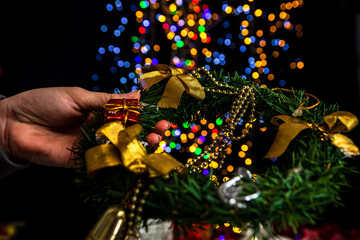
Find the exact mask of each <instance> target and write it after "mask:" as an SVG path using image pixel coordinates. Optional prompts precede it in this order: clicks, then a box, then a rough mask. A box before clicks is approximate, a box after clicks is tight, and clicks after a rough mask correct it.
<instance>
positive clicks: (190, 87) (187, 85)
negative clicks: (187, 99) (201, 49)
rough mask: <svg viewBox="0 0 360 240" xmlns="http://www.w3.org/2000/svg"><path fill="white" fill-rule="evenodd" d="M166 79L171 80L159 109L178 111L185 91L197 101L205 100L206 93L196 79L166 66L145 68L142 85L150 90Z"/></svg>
mask: <svg viewBox="0 0 360 240" xmlns="http://www.w3.org/2000/svg"><path fill="white" fill-rule="evenodd" d="M165 78H170V79H169V81H168V82H167V84H166V87H165V90H164V93H163V95H162V98H161V99H160V101H159V102H158V105H159V107H161V108H175V109H176V108H177V107H178V106H179V103H180V99H181V96H182V94H183V92H184V91H186V93H187V94H189V95H190V96H192V97H194V98H196V99H199V100H203V99H204V98H205V91H204V89H203V87H202V86H201V84H200V83H199V81H198V80H197V79H196V78H195V77H192V76H189V75H186V74H182V73H181V72H180V71H178V70H177V69H175V68H172V67H170V66H167V65H164V64H158V65H155V66H146V67H144V68H143V74H142V75H140V84H141V86H142V87H143V89H145V90H148V89H149V88H150V87H151V86H153V85H154V84H156V83H158V82H160V81H162V80H163V79H165Z"/></svg>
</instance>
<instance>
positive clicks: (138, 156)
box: [85, 121, 184, 177]
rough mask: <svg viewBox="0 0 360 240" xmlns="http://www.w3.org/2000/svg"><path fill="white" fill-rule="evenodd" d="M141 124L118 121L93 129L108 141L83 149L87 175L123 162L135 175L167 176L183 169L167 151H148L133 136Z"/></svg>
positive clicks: (140, 129) (138, 130) (136, 134)
mask: <svg viewBox="0 0 360 240" xmlns="http://www.w3.org/2000/svg"><path fill="white" fill-rule="evenodd" d="M141 131H142V127H141V125H140V124H135V125H132V126H130V127H127V128H125V127H124V125H123V124H122V123H121V122H120V121H113V122H109V123H106V124H104V125H103V126H102V127H101V128H99V129H98V130H97V131H96V134H97V136H98V137H100V138H102V139H106V140H109V141H110V142H111V144H110V143H109V144H101V145H98V146H95V147H93V148H90V149H88V150H87V151H86V152H85V161H86V169H87V173H88V175H89V176H90V177H93V176H95V175H96V172H97V171H98V170H100V169H102V168H105V167H112V166H118V165H123V166H124V167H125V168H127V169H128V170H130V171H132V172H134V173H135V174H143V173H146V172H148V173H149V176H150V177H158V176H166V175H168V174H169V173H170V172H171V171H173V170H178V171H180V170H182V169H183V167H184V166H183V164H182V163H180V162H179V161H177V160H176V159H175V158H173V157H172V156H171V155H170V154H167V153H152V154H147V153H146V149H145V148H144V146H143V145H142V144H141V143H140V142H139V141H138V140H137V139H136V136H138V135H139V134H140V132H141Z"/></svg>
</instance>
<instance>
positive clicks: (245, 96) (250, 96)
mask: <svg viewBox="0 0 360 240" xmlns="http://www.w3.org/2000/svg"><path fill="white" fill-rule="evenodd" d="M200 73H203V74H204V75H205V78H206V79H209V80H210V81H212V82H214V83H215V85H216V86H218V87H221V88H225V89H223V90H221V89H211V88H204V90H205V91H206V92H208V93H220V94H226V95H237V97H236V98H235V100H234V101H233V103H232V106H231V110H230V118H229V121H227V123H226V124H225V126H224V129H223V130H222V131H220V132H219V135H218V136H216V137H215V138H214V140H213V141H212V143H211V144H210V145H209V148H208V149H206V150H204V151H203V152H202V153H201V154H200V155H199V156H197V157H195V158H193V159H192V160H191V161H189V162H188V163H186V164H185V167H186V168H190V172H199V171H201V170H203V169H205V168H206V167H208V165H209V163H211V162H212V161H214V160H215V159H217V160H218V161H219V169H221V168H222V167H223V164H224V160H225V158H226V153H227V148H228V147H229V146H230V142H231V141H233V140H235V141H239V140H242V139H244V138H245V137H246V136H247V135H248V134H249V130H250V129H251V126H252V125H251V123H253V122H254V121H255V102H254V101H255V93H254V90H253V88H251V87H250V86H243V87H242V88H241V89H239V88H235V87H233V86H230V85H227V84H224V83H219V82H218V81H216V79H215V77H213V75H212V74H211V73H210V72H209V70H207V69H206V68H204V67H201V68H197V69H196V71H192V73H191V74H190V76H196V75H197V74H200ZM249 106H251V110H250V111H251V113H250V116H249V121H248V122H247V123H246V124H245V128H244V129H243V130H242V134H241V135H240V136H235V135H234V130H235V127H236V125H237V124H238V123H239V122H240V120H241V119H242V118H243V116H244V114H245V112H246V111H247V109H248V108H249ZM217 147H218V149H217V150H216V148H217ZM209 153H213V154H211V156H210V157H209V158H208V159H206V161H203V162H201V164H198V165H195V164H196V163H198V162H199V161H200V159H202V158H204V156H206V155H207V154H209ZM166 177H169V176H166ZM142 187H143V183H142V182H141V181H140V180H139V181H138V183H137V185H136V187H135V188H134V195H133V196H132V197H131V201H130V213H129V221H128V222H127V225H128V230H127V239H131V238H135V239H137V238H138V237H139V235H140V233H139V229H140V224H141V213H142V211H143V205H144V204H145V199H146V197H147V196H148V195H149V194H150V189H151V187H152V185H151V184H150V185H149V188H148V190H145V191H144V192H143V197H142V198H140V199H138V197H139V194H140V189H141V188H142Z"/></svg>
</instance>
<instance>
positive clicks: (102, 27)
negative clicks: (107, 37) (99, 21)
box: [100, 25, 108, 32]
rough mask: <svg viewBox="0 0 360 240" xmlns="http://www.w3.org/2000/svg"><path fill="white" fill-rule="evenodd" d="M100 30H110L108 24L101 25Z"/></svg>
mask: <svg viewBox="0 0 360 240" xmlns="http://www.w3.org/2000/svg"><path fill="white" fill-rule="evenodd" d="M100 30H101V31H102V32H106V31H107V30H108V28H107V26H106V25H101V27H100Z"/></svg>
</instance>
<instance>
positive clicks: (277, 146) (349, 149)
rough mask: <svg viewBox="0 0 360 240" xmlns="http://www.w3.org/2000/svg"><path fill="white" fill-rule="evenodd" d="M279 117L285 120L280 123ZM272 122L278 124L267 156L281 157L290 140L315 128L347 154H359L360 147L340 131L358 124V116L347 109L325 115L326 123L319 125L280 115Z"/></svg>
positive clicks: (348, 129) (349, 155) (270, 157)
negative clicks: (302, 132) (306, 130)
mask: <svg viewBox="0 0 360 240" xmlns="http://www.w3.org/2000/svg"><path fill="white" fill-rule="evenodd" d="M277 119H280V120H282V121H284V123H282V124H279V123H278V122H277ZM271 122H272V123H273V124H274V125H276V126H278V127H279V129H278V132H277V134H276V137H275V140H274V143H273V144H272V146H271V147H270V149H269V151H268V153H267V154H266V156H265V158H269V159H273V158H277V157H280V156H281V155H282V154H283V153H284V152H285V150H286V149H287V147H288V145H289V144H290V142H291V141H292V140H293V139H294V138H295V137H296V136H297V135H298V134H299V133H300V132H301V131H302V130H304V129H309V128H310V129H314V130H318V131H319V132H320V136H321V139H322V140H330V141H331V143H332V144H333V145H335V146H336V147H338V148H339V149H340V150H341V151H342V152H343V153H344V154H345V155H346V156H348V157H351V156H356V155H359V154H360V152H359V148H358V147H357V146H356V145H355V144H354V142H353V141H352V140H351V139H350V138H348V137H346V136H345V135H343V134H340V133H339V132H349V131H351V130H352V129H354V128H355V127H356V125H357V124H358V122H359V121H358V119H357V117H356V116H355V115H354V114H352V113H350V112H345V111H338V112H334V113H331V114H329V115H326V116H324V124H323V125H321V126H319V125H317V124H312V123H308V122H305V121H302V120H300V119H297V118H294V117H291V116H286V115H279V116H275V117H273V118H272V119H271Z"/></svg>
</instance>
